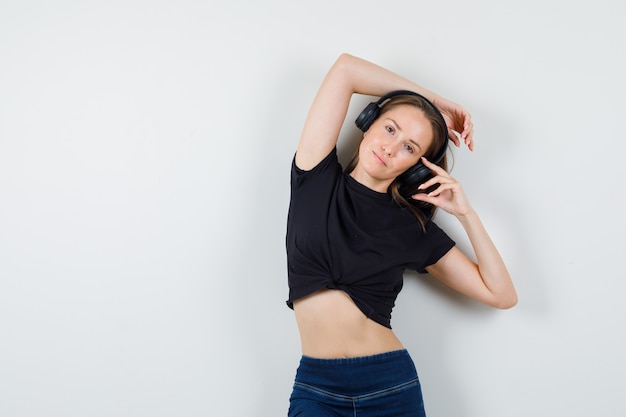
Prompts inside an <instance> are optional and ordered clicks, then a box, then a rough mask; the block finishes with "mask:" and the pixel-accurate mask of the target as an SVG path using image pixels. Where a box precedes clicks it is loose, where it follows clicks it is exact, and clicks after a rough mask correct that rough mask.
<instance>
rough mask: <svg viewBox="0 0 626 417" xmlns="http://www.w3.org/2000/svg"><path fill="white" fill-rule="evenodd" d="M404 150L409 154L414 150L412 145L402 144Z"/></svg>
mask: <svg viewBox="0 0 626 417" xmlns="http://www.w3.org/2000/svg"><path fill="white" fill-rule="evenodd" d="M404 149H406V150H407V151H408V152H409V153H413V152H415V148H413V145H411V144H409V143H405V144H404Z"/></svg>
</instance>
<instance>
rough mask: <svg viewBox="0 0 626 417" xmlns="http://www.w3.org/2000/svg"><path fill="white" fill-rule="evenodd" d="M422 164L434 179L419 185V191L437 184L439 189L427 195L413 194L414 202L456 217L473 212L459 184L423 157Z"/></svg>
mask: <svg viewBox="0 0 626 417" xmlns="http://www.w3.org/2000/svg"><path fill="white" fill-rule="evenodd" d="M422 164H424V165H425V166H426V167H428V168H430V170H431V171H432V173H433V174H434V177H433V178H431V179H430V180H428V181H426V182H425V183H423V184H422V185H420V186H419V189H420V190H423V189H426V188H428V187H430V186H432V185H435V184H437V183H439V187H437V189H435V190H434V191H432V192H430V193H428V194H426V193H418V194H415V195H414V196H413V199H414V200H419V201H424V202H426V203H430V204H433V205H435V206H437V207H439V208H441V209H443V210H445V211H447V212H448V213H450V214H452V215H454V216H457V217H460V216H466V215H468V214H469V213H471V212H472V211H473V208H472V206H471V205H470V203H469V201H468V200H467V197H466V196H465V192H464V191H463V187H461V184H460V183H459V182H458V181H457V180H455V179H454V178H452V177H451V176H450V174H449V173H448V172H446V170H444V169H443V168H441V167H440V166H439V165H436V164H433V163H432V162H430V161H429V160H428V159H426V158H424V157H422Z"/></svg>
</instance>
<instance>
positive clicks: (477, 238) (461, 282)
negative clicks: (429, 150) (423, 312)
mask: <svg viewBox="0 0 626 417" xmlns="http://www.w3.org/2000/svg"><path fill="white" fill-rule="evenodd" d="M422 161H423V163H424V164H425V165H426V166H428V168H430V169H431V170H432V172H433V174H434V175H435V177H434V178H432V179H431V180H429V181H427V182H425V183H424V184H423V185H422V186H420V187H421V188H424V189H425V188H428V187H430V186H431V185H433V184H435V183H439V184H441V185H440V186H439V187H438V188H437V189H436V190H435V191H433V192H431V193H429V194H416V195H414V196H413V198H414V199H416V200H420V201H425V202H428V203H431V204H434V205H436V206H438V207H440V208H442V209H443V210H445V211H447V212H448V213H450V214H452V215H454V216H456V217H457V219H459V221H460V223H461V225H462V226H463V228H464V229H465V232H466V233H467V236H468V237H469V240H470V243H471V245H472V249H474V253H475V255H476V260H477V262H473V261H472V260H470V259H469V258H468V257H467V256H466V255H465V254H464V253H462V252H461V251H460V250H459V249H458V248H456V247H454V248H452V249H451V250H450V251H449V252H448V253H447V254H446V255H444V256H443V257H442V258H441V259H440V260H439V261H438V262H437V263H435V264H434V265H431V266H430V267H428V268H426V270H427V271H428V272H429V273H430V274H431V275H433V276H434V277H435V278H438V279H439V280H441V281H442V282H444V283H445V284H447V285H448V286H450V287H452V288H454V289H455V290H457V291H459V292H461V293H463V294H465V295H467V296H469V297H471V298H474V299H476V300H478V301H481V302H483V303H485V304H488V305H490V306H493V307H497V308H510V307H513V306H514V305H515V304H517V292H516V291H515V287H514V285H513V281H512V280H511V276H510V275H509V272H508V270H507V268H506V265H505V264H504V261H503V260H502V257H501V256H500V253H499V252H498V250H497V248H496V246H495V245H494V244H493V242H492V240H491V238H490V237H489V234H488V233H487V230H486V229H485V227H484V226H483V224H482V222H481V221H480V218H479V217H478V214H477V213H476V212H475V211H474V209H473V208H472V206H471V205H470V204H469V202H468V200H467V198H466V197H465V193H464V192H463V188H462V187H461V185H460V184H459V183H458V182H457V181H456V180H455V179H454V178H452V177H451V176H450V174H449V173H447V172H446V171H444V170H443V169H442V168H440V167H439V166H437V165H435V164H432V163H430V162H429V161H427V160H426V159H422Z"/></svg>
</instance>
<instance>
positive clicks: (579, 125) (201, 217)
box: [0, 0, 626, 417]
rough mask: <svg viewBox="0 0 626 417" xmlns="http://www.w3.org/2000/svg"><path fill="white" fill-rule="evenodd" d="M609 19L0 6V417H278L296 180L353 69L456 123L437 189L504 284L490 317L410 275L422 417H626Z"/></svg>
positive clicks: (249, 6) (177, 4) (157, 5)
mask: <svg viewBox="0 0 626 417" xmlns="http://www.w3.org/2000/svg"><path fill="white" fill-rule="evenodd" d="M625 14H626V6H625V4H624V2H622V1H618V0H614V1H612V0H599V1H594V2H587V1H585V2H583V1H574V2H572V1H565V0H563V1H558V0H541V1H540V0H527V1H525V2H501V1H496V0H477V1H471V2H469V1H461V0H457V1H453V2H432V1H431V2H424V1H413V0H411V1H408V0H407V1H364V0H351V1H344V2H336V1H330V0H317V1H314V2H308V4H304V3H299V2H293V1H286V0H285V1H279V0H268V1H265V2H254V1H228V2H226V1H225V2H215V1H214V2H210V1H192V0H179V1H147V0H145V1H140V0H125V1H106V2H105V1H101V2H79V1H74V2H71V1H61V0H57V1H54V2H46V1H8V0H3V1H2V2H1V3H0V61H1V63H0V415H1V416H3V417H24V416H29V417H30V416H33V417H34V416H38V417H39V416H63V417H73V416H80V417H84V416H116V417H123V416H133V417H134V416H150V417H158V416H186V417H192V416H281V415H286V409H287V405H288V403H287V401H288V396H289V393H290V389H291V384H292V382H293V377H294V372H295V368H296V366H297V361H298V359H299V356H300V351H299V349H300V347H299V338H298V333H297V329H296V327H295V323H294V319H293V315H292V312H291V310H289V309H288V308H287V307H286V306H285V304H284V302H285V299H286V297H287V284H286V279H287V278H286V259H285V253H284V232H285V221H286V212H287V205H288V199H289V188H288V181H289V168H290V163H291V158H292V156H293V152H294V150H295V146H296V143H297V140H298V136H299V133H300V129H301V126H302V123H303V121H304V117H305V115H306V112H307V109H308V106H309V104H310V102H311V100H312V98H313V95H314V93H315V91H316V89H317V87H318V85H319V83H320V81H321V79H322V77H323V76H324V74H325V72H326V70H327V68H328V67H329V66H330V65H331V64H332V62H333V61H334V60H335V58H336V57H337V56H338V55H339V54H340V53H341V52H344V51H345V52H350V53H352V54H355V55H358V56H361V57H363V58H366V59H368V60H371V61H374V62H376V63H379V64H381V65H383V66H386V67H388V68H390V69H392V70H394V71H396V72H398V73H400V74H403V75H405V76H407V77H409V78H412V79H414V80H416V81H418V82H420V83H422V84H423V85H425V86H427V87H429V88H431V89H433V90H435V91H437V92H439V93H440V94H442V95H444V96H447V97H449V98H451V99H453V100H455V101H458V102H460V103H462V104H463V105H464V106H466V107H467V108H468V109H469V110H470V111H471V112H472V114H473V118H474V122H475V125H476V151H475V152H474V153H470V152H469V151H468V150H467V149H461V150H454V157H455V167H454V170H453V174H454V175H455V176H456V177H457V178H459V179H461V180H462V183H463V184H464V186H465V188H466V191H467V193H468V195H469V196H470V199H471V201H472V202H473V204H474V205H475V207H476V208H477V209H478V210H479V213H481V215H482V218H483V220H484V223H485V224H486V225H487V227H488V228H489V229H490V231H491V233H492V237H493V239H494V240H495V241H496V243H497V244H498V245H499V248H500V250H501V253H502V255H503V257H504V258H505V260H506V262H507V264H508V266H509V268H510V271H511V273H512V275H513V277H514V279H515V282H516V285H517V288H518V291H519V296H520V302H519V305H518V306H517V307H516V308H514V309H512V310H508V311H497V310H492V309H490V308H487V307H483V306H481V305H478V304H477V303H474V302H472V301H469V300H466V299H464V298H462V297H460V296H457V295H455V294H453V293H451V292H450V291H448V290H447V289H445V288H443V287H442V286H441V285H438V284H437V283H435V282H433V280H432V279H431V278H429V277H428V276H418V275H417V274H407V279H406V285H405V289H404V291H403V293H402V294H401V295H400V297H399V299H398V302H397V307H396V309H395V310H394V314H393V325H394V329H395V330H396V332H397V334H398V335H399V337H400V338H401V339H402V340H403V342H404V343H405V345H406V347H407V349H409V351H410V352H411V354H412V355H413V357H414V359H415V362H416V364H417V367H418V371H419V373H420V377H421V379H422V384H423V389H424V395H425V398H426V406H427V411H428V412H429V416H432V417H450V416H456V417H502V416H507V417H518V416H519V417H521V416H528V415H533V416H545V417H553V416H572V417H577V416H581V417H582V416H611V417H624V416H626V400H624V392H626V383H625V382H624V377H625V376H626V358H625V354H624V352H626V335H625V331H624V328H625V327H626V326H625V324H626V323H625V321H626V303H624V293H625V292H626V282H625V278H626V272H625V271H624V266H623V260H624V258H623V252H624V241H623V239H624V235H625V233H626V222H625V220H624V212H625V211H626V203H625V198H624V191H625V187H624V185H625V178H626V170H625V168H624V164H623V163H622V160H623V157H624V153H625V151H626V146H625V145H624V143H625V140H626V137H625V135H624V133H623V121H624V120H625V119H626V105H625V104H624V93H626V83H625V81H624V77H623V74H625V73H626V64H625V61H624V58H625V55H624V50H625V45H624V44H625V39H626V29H625V26H624V25H623V18H624V16H625ZM367 102H368V100H367V98H365V97H358V98H355V100H354V103H353V104H354V106H353V107H354V108H353V109H352V110H351V118H352V117H353V116H356V113H357V112H358V111H359V110H360V107H362V106H363V105H364V104H365V103H367ZM345 132H346V133H345V136H346V137H351V135H353V134H354V133H355V128H354V127H353V125H352V123H351V120H350V121H349V123H347V124H346V130H345ZM439 222H440V224H441V225H442V226H443V227H445V228H446V229H447V230H448V231H449V233H450V234H451V235H452V236H453V237H454V238H455V239H457V241H458V244H459V246H461V247H464V248H467V246H468V243H467V240H466V239H465V238H464V236H463V234H462V233H461V230H460V227H459V226H458V224H457V223H456V222H455V220H454V219H452V218H450V217H447V215H445V214H440V215H439Z"/></svg>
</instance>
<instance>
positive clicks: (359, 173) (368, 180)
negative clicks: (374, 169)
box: [350, 165, 393, 193]
mask: <svg viewBox="0 0 626 417" xmlns="http://www.w3.org/2000/svg"><path fill="white" fill-rule="evenodd" d="M350 176H351V177H352V178H354V179H355V180H356V181H357V182H359V183H361V184H363V185H364V186H366V187H367V188H369V189H372V190H374V191H378V192H379V193H386V192H387V189H388V188H389V185H390V184H391V183H392V182H393V180H378V179H376V178H373V177H371V176H370V175H368V174H367V173H366V172H365V171H363V170H361V169H359V166H358V165H357V166H356V167H355V168H354V169H353V170H352V172H351V173H350Z"/></svg>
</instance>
